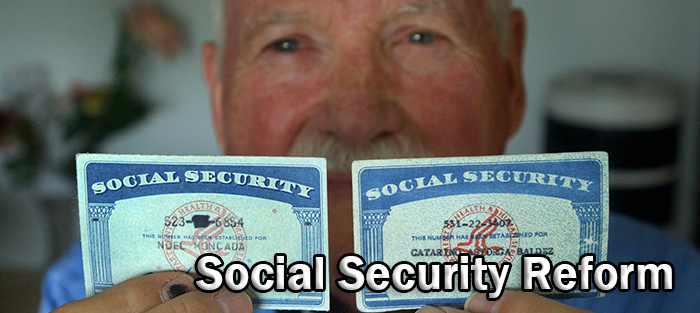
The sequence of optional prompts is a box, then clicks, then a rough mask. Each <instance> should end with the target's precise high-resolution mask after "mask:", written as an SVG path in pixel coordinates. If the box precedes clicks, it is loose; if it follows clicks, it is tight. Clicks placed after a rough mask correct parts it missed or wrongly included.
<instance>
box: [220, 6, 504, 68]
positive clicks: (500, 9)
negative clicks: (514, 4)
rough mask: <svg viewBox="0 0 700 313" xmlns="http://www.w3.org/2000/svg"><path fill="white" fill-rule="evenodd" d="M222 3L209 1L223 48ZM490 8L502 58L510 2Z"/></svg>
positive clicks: (224, 38)
mask: <svg viewBox="0 0 700 313" xmlns="http://www.w3.org/2000/svg"><path fill="white" fill-rule="evenodd" d="M224 1H226V0H211V5H212V11H213V13H214V35H215V36H216V43H217V44H218V45H219V46H220V47H223V44H224V42H225V40H226V30H225V26H224V14H225V13H224ZM487 2H488V4H489V7H490V8H491V18H492V20H493V28H494V29H493V31H494V34H495V35H496V36H497V40H498V44H499V47H500V49H501V54H502V55H503V56H507V55H508V44H509V43H510V40H511V38H510V27H511V25H510V11H511V0H487Z"/></svg>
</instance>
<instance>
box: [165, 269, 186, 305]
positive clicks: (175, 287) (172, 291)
mask: <svg viewBox="0 0 700 313" xmlns="http://www.w3.org/2000/svg"><path fill="white" fill-rule="evenodd" d="M193 281H194V278H192V276H189V275H180V276H178V277H175V278H173V279H171V280H170V281H168V282H167V283H165V284H163V286H162V287H160V299H161V300H163V302H165V301H168V300H170V299H173V298H175V297H178V296H181V295H183V294H185V293H188V292H190V291H192V290H194V283H193Z"/></svg>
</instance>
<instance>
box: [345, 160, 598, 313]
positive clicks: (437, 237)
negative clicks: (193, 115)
mask: <svg viewBox="0 0 700 313" xmlns="http://www.w3.org/2000/svg"><path fill="white" fill-rule="evenodd" d="M353 195H354V199H353V200H354V201H353V203H354V227H355V228H354V232H355V252H356V253H357V256H356V257H355V258H354V259H349V260H350V261H352V263H346V264H343V263H342V262H341V263H339V270H341V273H343V272H342V270H343V268H345V269H347V271H346V273H347V276H348V277H354V278H360V276H359V275H357V274H358V271H359V270H360V269H364V270H366V271H367V273H369V272H370V269H371V272H373V273H372V274H373V276H371V277H370V276H369V274H368V276H367V279H366V281H364V283H365V284H364V285H360V284H355V285H354V286H353V285H352V284H350V283H349V282H357V279H349V280H347V282H348V283H346V284H345V285H342V286H341V288H342V287H346V288H344V289H346V290H347V289H349V290H351V291H352V290H357V306H358V308H359V309H360V310H361V311H365V312H372V311H387V310H399V309H414V308H419V307H421V306H424V305H452V306H462V305H463V304H464V302H465V300H466V299H467V297H468V296H469V295H471V294H472V293H474V292H476V290H477V289H478V290H479V291H480V292H487V294H488V295H489V298H491V299H494V298H498V297H500V295H499V294H500V293H501V292H502V290H504V289H515V290H520V289H523V290H528V288H529V291H534V292H538V293H542V294H545V295H547V296H550V297H554V298H557V297H559V298H561V297H597V296H602V294H601V293H600V292H598V291H596V290H595V288H591V289H590V290H588V291H582V290H580V289H585V288H580V289H575V290H562V291H560V290H558V289H555V288H551V286H550V289H551V290H541V289H539V287H537V286H536V285H535V286H529V287H528V288H524V287H525V286H522V285H521V284H522V283H523V280H522V278H523V277H521V275H522V274H521V270H522V269H523V268H524V267H523V264H522V260H528V264H527V265H528V266H533V265H532V264H530V263H529V260H530V259H529V258H527V259H525V258H523V256H528V255H537V256H540V257H539V259H538V260H540V261H542V260H546V259H544V258H542V257H541V256H544V257H546V258H548V259H549V260H550V261H551V262H550V264H558V263H560V262H570V263H571V265H574V264H576V263H578V262H579V261H580V260H581V257H582V256H585V255H587V256H588V260H587V261H593V260H594V261H595V262H601V261H605V260H606V258H607V240H608V210H609V209H608V158H607V154H606V153H604V152H589V153H566V154H543V155H521V156H493V157H465V158H442V159H405V160H377V161H356V162H355V163H353ZM593 257H595V259H593ZM341 260H342V259H341ZM350 261H348V262H350ZM477 261H478V262H479V263H480V265H481V264H486V263H489V264H491V265H492V267H491V265H489V268H488V270H486V268H484V267H480V268H481V270H483V271H482V272H475V271H474V270H475V268H477V267H476V263H477ZM373 263H376V264H374V265H373ZM421 264H422V265H421ZM452 264H456V265H454V266H450V265H452ZM384 265H386V266H384ZM443 265H444V266H443ZM460 265H462V267H460ZM469 265H471V267H468V266H469ZM540 265H544V266H546V265H547V264H545V263H539V265H538V266H540ZM421 266H422V267H421ZM433 266H434V267H433ZM441 266H442V267H441ZM381 267H383V268H381ZM540 267H541V266H540ZM353 268H354V269H355V270H357V271H353ZM506 268H507V269H508V271H504V269H506ZM386 269H388V271H387V270H386ZM421 270H422V272H421ZM429 270H432V272H431V271H429ZM457 270H462V271H461V272H459V273H458V272H457ZM491 270H493V272H491ZM467 271H469V272H468V273H466V272H467ZM531 272H532V271H531ZM396 273H398V274H396ZM499 274H500V276H499ZM342 275H346V274H342ZM394 275H396V276H394ZM462 275H465V276H462ZM477 276H478V277H477ZM526 278H527V277H526ZM363 279H364V278H360V280H363ZM525 281H530V280H525ZM533 284H534V283H533ZM359 288H362V289H361V290H360V289H359ZM370 289H371V290H370Z"/></svg>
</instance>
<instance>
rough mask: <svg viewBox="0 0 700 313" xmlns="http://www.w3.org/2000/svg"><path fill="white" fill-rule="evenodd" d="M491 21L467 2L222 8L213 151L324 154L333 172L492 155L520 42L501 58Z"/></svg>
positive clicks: (516, 82) (300, 0) (514, 109)
mask: <svg viewBox="0 0 700 313" xmlns="http://www.w3.org/2000/svg"><path fill="white" fill-rule="evenodd" d="M491 17H492V16H491V13H490V10H489V8H488V4H487V3H486V2H485V1H472V0H444V1H437V0H435V1H428V0H425V1H409V0H385V1H377V0H360V1H358V0H347V1H343V0H332V1H311V0H287V1H279V0H265V1H261V0H248V1H246V0H239V1H229V3H228V5H227V8H226V24H225V30H226V34H227V36H226V45H225V47H222V48H221V49H220V50H219V51H218V53H223V59H222V63H221V64H218V58H216V57H215V58H212V59H213V60H205V63H213V64H205V68H207V66H208V67H209V68H210V70H209V72H210V73H206V70H205V74H206V75H207V76H208V81H209V85H210V89H211V91H212V101H213V103H214V114H215V116H214V118H215V123H216V126H217V132H218V136H219V141H220V145H221V147H222V149H223V150H224V152H225V153H227V154H235V155H289V154H290V153H292V154H327V155H321V156H324V157H327V158H330V159H331V160H329V163H330V167H331V170H333V171H334V172H341V173H347V172H348V171H349V164H350V162H351V160H348V158H350V159H351V158H354V157H361V158H380V157H402V156H426V155H429V154H432V155H436V156H467V155H485V154H498V153H501V152H502V150H503V147H504V144H505V141H506V140H507V138H508V137H509V136H510V134H511V133H512V132H513V131H514V130H515V129H516V127H517V125H518V123H519V119H520V114H521V107H522V86H521V82H520V71H519V67H520V51H519V48H520V47H519V46H520V44H518V43H517V42H518V41H519V38H516V40H514V41H515V42H516V44H513V45H511V47H510V48H509V50H508V51H506V52H507V54H508V55H509V56H511V58H504V57H503V55H504V54H506V53H502V51H500V50H499V46H498V43H497V39H496V37H495V36H494V32H493V30H492V25H491ZM516 27H517V25H516ZM521 28H522V27H521ZM516 35H518V34H516ZM210 54H211V53H210ZM214 54H215V53H214ZM206 55H207V53H206V51H205V58H206ZM219 65H221V66H220V67H218V66H219ZM217 67H218V68H217ZM217 71H220V73H219V72H217ZM211 72H214V73H211ZM217 73H219V74H220V76H218V74H217ZM327 142H331V143H328V144H327V145H328V146H330V148H328V149H326V151H318V150H323V149H321V148H320V147H318V146H323V145H324V143H327ZM377 145H380V146H383V148H375V146H377ZM309 146H316V147H309ZM387 147H388V148H387ZM327 150H331V151H327ZM339 150H341V151H339ZM387 150H388V151H387ZM343 151H344V152H343ZM338 158H340V160H336V159H338ZM348 177H349V176H347V175H342V174H341V175H334V176H333V177H331V180H347V179H348Z"/></svg>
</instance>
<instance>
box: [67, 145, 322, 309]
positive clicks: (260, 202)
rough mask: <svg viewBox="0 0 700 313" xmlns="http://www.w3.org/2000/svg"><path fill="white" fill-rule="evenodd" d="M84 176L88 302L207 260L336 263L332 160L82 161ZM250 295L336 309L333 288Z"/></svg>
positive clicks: (260, 303)
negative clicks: (318, 259) (328, 258)
mask: <svg viewBox="0 0 700 313" xmlns="http://www.w3.org/2000/svg"><path fill="white" fill-rule="evenodd" d="M77 173H78V197H79V207H80V230H81V241H82V250H83V265H84V272H85V289H86V292H87V295H88V296H91V295H93V294H95V293H97V292H100V291H102V290H104V289H106V288H109V287H110V286H113V285H115V284H118V283H119V282H121V281H124V280H126V279H129V278H132V277H135V276H138V275H143V274H146V273H150V272H158V271H170V270H175V271H184V272H191V271H192V267H193V265H194V264H195V261H196V259H197V258H198V257H199V256H200V255H203V254H206V253H213V254H216V255H218V256H219V257H220V258H221V259H222V260H223V262H224V263H225V264H229V263H230V262H234V261H238V262H243V263H245V264H246V265H247V266H251V265H253V264H256V263H258V262H262V261H265V262H269V263H271V264H275V263H274V262H275V254H277V253H284V254H286V257H287V258H286V265H287V266H288V265H290V264H291V263H293V262H296V261H303V262H307V263H308V264H313V261H312V258H313V257H314V255H317V254H322V255H328V242H327V241H328V239H327V237H328V235H327V234H328V230H327V229H328V228H327V225H328V224H327V218H328V211H327V199H326V195H327V192H326V163H325V160H324V159H313V158H303V159H302V158H281V157H230V156H219V157H216V156H209V157H203V156H137V155H99V154H81V155H78V156H77ZM225 264H224V265H225ZM327 266H328V265H327V264H323V267H324V270H326V269H327V268H328V267H327ZM325 276H327V275H325V274H324V277H325ZM326 284H327V282H326ZM246 292H248V293H249V295H250V296H251V298H252V301H253V304H254V306H255V307H256V308H262V309H294V310H301V309H303V310H327V309H328V307H329V293H328V289H327V288H326V290H325V291H321V292H316V291H311V292H296V293H295V292H291V291H285V292H276V291H274V290H273V291H271V292H266V293H258V292H256V291H255V290H252V289H251V288H248V290H246Z"/></svg>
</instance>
